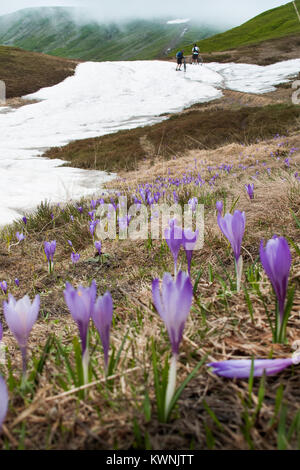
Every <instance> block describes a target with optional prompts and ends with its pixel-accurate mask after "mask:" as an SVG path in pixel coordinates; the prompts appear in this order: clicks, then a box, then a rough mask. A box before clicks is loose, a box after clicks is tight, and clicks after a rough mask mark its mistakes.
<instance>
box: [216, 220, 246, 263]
mask: <svg viewBox="0 0 300 470" xmlns="http://www.w3.org/2000/svg"><path fill="white" fill-rule="evenodd" d="M245 224H246V216H245V212H240V211H235V212H234V214H233V215H232V214H229V213H227V214H226V215H225V217H218V225H219V227H220V229H221V231H222V232H223V235H225V237H226V238H227V240H228V241H229V242H230V244H231V247H232V250H233V253H234V257H235V260H236V262H238V260H239V257H240V254H241V246H242V240H243V236H244V232H245Z"/></svg>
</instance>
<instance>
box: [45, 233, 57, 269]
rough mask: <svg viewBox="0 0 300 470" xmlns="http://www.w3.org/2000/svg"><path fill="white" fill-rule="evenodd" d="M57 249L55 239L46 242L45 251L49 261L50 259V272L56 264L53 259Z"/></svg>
mask: <svg viewBox="0 0 300 470" xmlns="http://www.w3.org/2000/svg"><path fill="white" fill-rule="evenodd" d="M55 250H56V241H55V240H53V241H51V242H45V243H44V251H45V255H46V258H47V261H48V267H49V273H51V272H52V271H53V266H54V263H53V259H54V254H55Z"/></svg>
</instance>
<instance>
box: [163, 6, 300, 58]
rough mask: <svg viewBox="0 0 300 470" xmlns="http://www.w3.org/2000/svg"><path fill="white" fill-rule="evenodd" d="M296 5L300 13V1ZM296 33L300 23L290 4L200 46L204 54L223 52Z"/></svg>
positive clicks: (201, 43)
mask: <svg viewBox="0 0 300 470" xmlns="http://www.w3.org/2000/svg"><path fill="white" fill-rule="evenodd" d="M296 5H297V7H298V9H299V11H300V0H297V1H296ZM295 33H299V34H300V22H299V20H298V18H297V15H296V11H295V8H294V5H293V3H292V2H290V3H287V4H286V5H283V6H281V7H278V8H274V9H272V10H268V11H265V12H264V13H262V14H260V15H258V16H256V17H255V18H252V19H251V20H249V21H247V22H246V23H244V24H242V25H241V26H238V27H237V28H233V29H231V30H229V31H226V32H225V33H221V34H217V35H215V36H212V37H209V38H207V39H204V40H202V41H199V46H200V48H201V51H202V52H221V51H227V50H229V49H235V48H238V47H240V46H246V45H251V44H256V43H260V42H262V41H266V40H268V39H275V38H281V37H285V36H289V35H291V34H295ZM199 39H200V38H199ZM191 42H192V41H191ZM184 46H187V43H186V41H181V43H180V46H179V47H184ZM190 46H191V43H190V44H189V47H190ZM173 52H174V51H172V53H173Z"/></svg>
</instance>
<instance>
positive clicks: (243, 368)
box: [207, 355, 300, 379]
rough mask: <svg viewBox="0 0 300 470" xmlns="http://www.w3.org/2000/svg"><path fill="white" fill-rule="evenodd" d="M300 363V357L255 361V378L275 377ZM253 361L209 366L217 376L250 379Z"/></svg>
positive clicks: (226, 362)
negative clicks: (264, 375) (263, 376)
mask: <svg viewBox="0 0 300 470" xmlns="http://www.w3.org/2000/svg"><path fill="white" fill-rule="evenodd" d="M299 363H300V355H298V356H294V357H293V358H288V359H255V360H254V371H253V376H254V377H261V376H262V375H263V374H264V373H265V374H266V375H274V374H277V373H278V372H281V371H282V370H284V369H286V368H287V367H290V366H291V365H297V364H299ZM251 365H252V361H251V360H250V359H241V360H229V361H221V362H211V363H210V364H207V366H208V367H212V368H213V370H212V372H214V373H215V374H216V375H219V376H221V377H227V378H230V379H248V378H249V377H250V375H251Z"/></svg>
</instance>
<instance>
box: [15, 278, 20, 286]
mask: <svg viewBox="0 0 300 470" xmlns="http://www.w3.org/2000/svg"><path fill="white" fill-rule="evenodd" d="M15 284H16V286H17V287H20V281H19V279H18V278H17V277H16V279H15Z"/></svg>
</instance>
